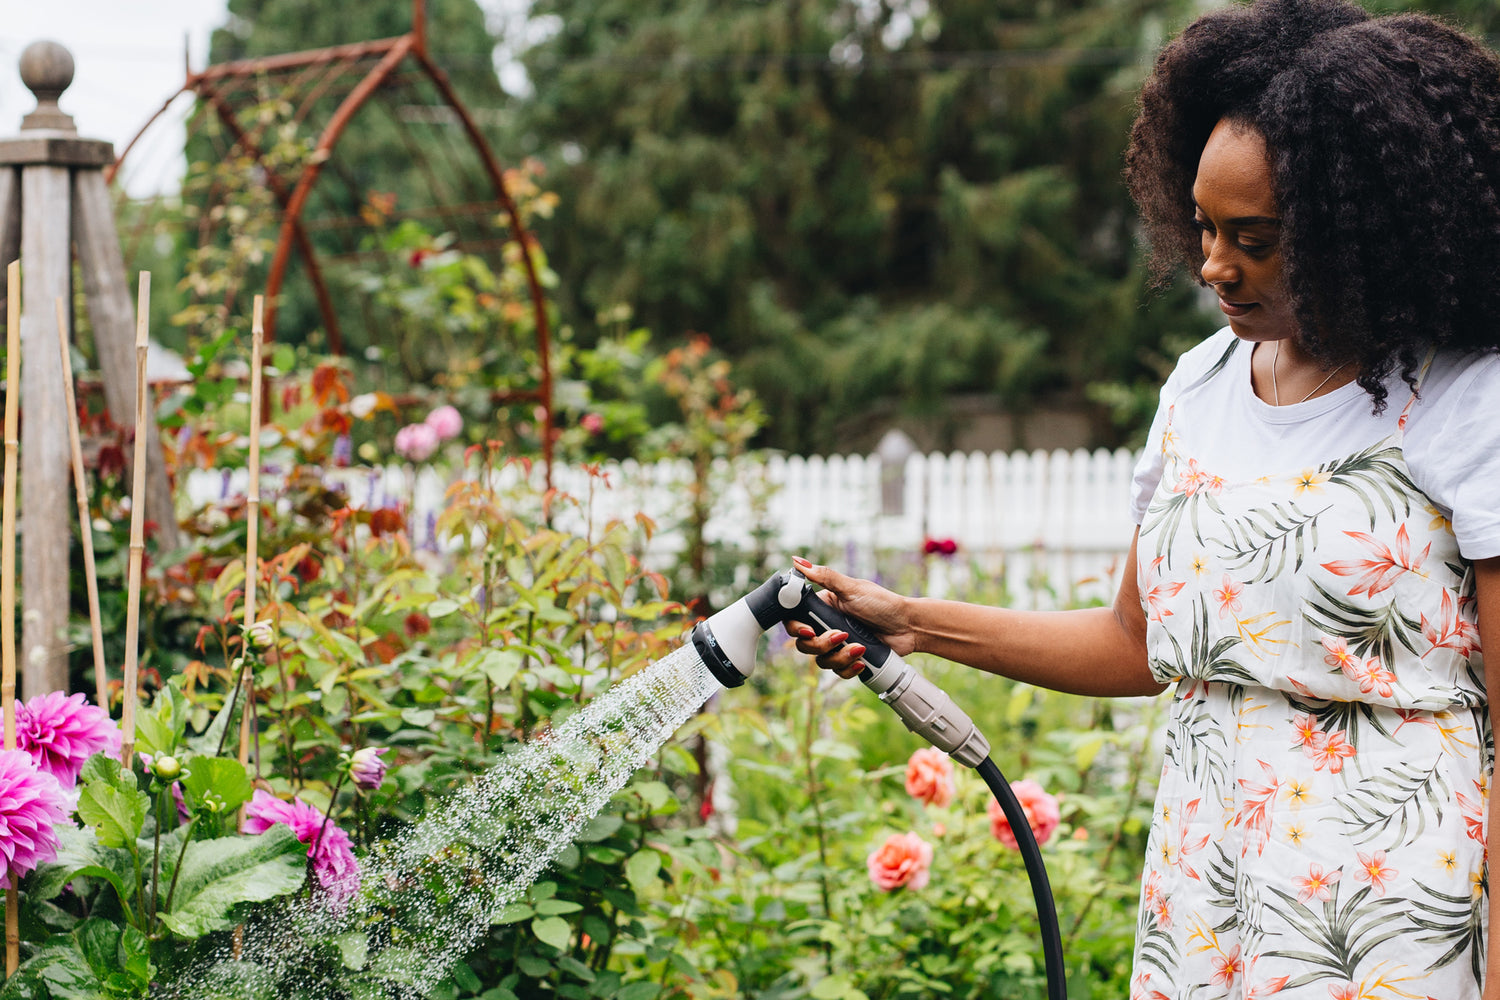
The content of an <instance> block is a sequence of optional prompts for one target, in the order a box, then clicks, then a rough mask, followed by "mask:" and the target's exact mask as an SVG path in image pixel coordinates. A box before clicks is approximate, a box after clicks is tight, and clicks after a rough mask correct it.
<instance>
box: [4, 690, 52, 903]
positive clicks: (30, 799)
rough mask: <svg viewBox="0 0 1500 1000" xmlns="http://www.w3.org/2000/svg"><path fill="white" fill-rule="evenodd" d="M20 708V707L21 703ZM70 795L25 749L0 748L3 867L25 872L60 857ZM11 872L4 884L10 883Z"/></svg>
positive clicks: (7, 869)
mask: <svg viewBox="0 0 1500 1000" xmlns="http://www.w3.org/2000/svg"><path fill="white" fill-rule="evenodd" d="M17 707H19V706H17ZM68 812H69V806H68V796H67V793H66V792H64V791H63V788H62V786H61V785H60V784H58V781H57V779H56V778H54V777H53V776H52V775H51V774H49V773H47V772H46V771H43V770H41V769H40V768H39V767H37V764H36V762H35V761H34V760H32V757H31V755H30V754H28V753H26V752H25V751H23V750H0V868H3V871H4V872H7V873H12V874H14V875H17V876H20V875H25V874H26V873H27V872H29V871H31V870H32V869H33V868H35V867H36V866H37V865H40V864H45V863H46V862H48V861H51V860H52V859H53V858H55V857H57V834H56V833H55V832H54V830H55V827H56V826H57V824H59V823H65V822H67V820H68ZM9 878H10V875H5V876H4V878H0V885H4V886H6V887H7V888H8V887H9V885H10V882H9Z"/></svg>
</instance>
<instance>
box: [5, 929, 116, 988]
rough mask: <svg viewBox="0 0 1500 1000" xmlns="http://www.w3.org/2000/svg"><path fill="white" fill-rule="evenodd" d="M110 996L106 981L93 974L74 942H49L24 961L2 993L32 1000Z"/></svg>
mask: <svg viewBox="0 0 1500 1000" xmlns="http://www.w3.org/2000/svg"><path fill="white" fill-rule="evenodd" d="M53 940H58V939H55V938H54V939H53ZM62 940H67V939H66V938H64V939H62ZM107 996H108V995H107V994H106V993H105V992H104V984H103V983H101V982H100V981H99V977H98V976H96V975H94V972H93V970H92V969H90V968H89V966H88V963H87V962H86V961H84V958H83V956H82V955H81V954H79V952H78V949H77V948H76V947H75V946H73V945H71V944H61V943H59V944H52V945H48V946H47V947H45V948H42V949H41V950H39V951H38V952H37V953H36V954H34V955H32V956H31V957H30V958H28V959H27V960H26V961H24V962H22V963H21V965H20V966H19V967H18V968H17V969H16V971H15V974H14V975H13V976H11V977H10V978H8V979H6V980H5V985H4V988H3V989H0V997H4V998H5V1000H32V998H41V997H57V998H59V1000H106V997H107Z"/></svg>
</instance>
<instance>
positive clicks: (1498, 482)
mask: <svg viewBox="0 0 1500 1000" xmlns="http://www.w3.org/2000/svg"><path fill="white" fill-rule="evenodd" d="M1233 340H1234V333H1233V332H1232V331H1231V330H1230V329H1229V327H1225V328H1224V329H1222V330H1220V331H1219V332H1218V333H1216V334H1214V335H1213V336H1212V337H1209V338H1208V339H1207V340H1205V341H1204V342H1203V343H1201V344H1199V345H1198V346H1196V347H1194V348H1193V349H1192V350H1190V351H1188V352H1187V353H1186V354H1184V355H1183V356H1182V357H1181V358H1180V359H1178V362H1177V367H1176V369H1175V370H1174V371H1173V372H1172V374H1171V376H1170V377H1169V378H1168V379H1167V383H1166V385H1164V386H1162V390H1161V403H1160V405H1159V406H1158V407H1157V410H1156V419H1155V420H1154V421H1152V424H1151V436H1150V438H1149V439H1148V440H1147V442H1146V450H1145V452H1144V453H1143V454H1142V456H1141V459H1140V461H1139V462H1137V463H1136V467H1135V481H1134V485H1133V496H1132V502H1131V516H1132V517H1133V518H1134V519H1135V523H1136V524H1140V523H1141V521H1142V519H1143V518H1144V517H1145V513H1146V507H1147V505H1148V504H1150V502H1151V495H1152V494H1153V493H1154V492H1155V491H1156V487H1157V484H1158V482H1160V480H1161V473H1162V449H1161V437H1162V432H1163V429H1164V428H1165V426H1166V420H1167V408H1168V407H1170V406H1173V405H1175V406H1176V409H1175V411H1174V415H1173V418H1172V429H1173V432H1174V433H1175V434H1176V435H1177V439H1178V449H1179V451H1180V453H1181V454H1182V455H1185V456H1187V457H1190V458H1195V459H1197V460H1198V464H1199V465H1201V466H1203V468H1205V469H1207V470H1209V471H1210V472H1212V473H1213V474H1214V475H1217V476H1222V477H1224V478H1225V479H1226V480H1229V481H1230V482H1235V481H1241V480H1248V479H1257V478H1259V477H1261V476H1267V475H1281V474H1286V475H1295V474H1297V473H1298V472H1300V471H1302V470H1303V469H1311V468H1316V467H1317V466H1319V465H1321V464H1323V463H1324V462H1329V461H1333V460H1335V459H1339V458H1343V457H1345V456H1347V455H1352V454H1353V453H1355V452H1357V451H1360V450H1362V449H1364V448H1367V447H1369V446H1370V445H1372V444H1375V443H1376V442H1377V441H1380V440H1381V439H1382V438H1384V437H1386V436H1387V435H1389V434H1391V433H1392V432H1393V431H1395V429H1396V422H1397V420H1399V419H1400V417H1401V410H1402V408H1403V407H1405V406H1406V403H1407V400H1409V399H1410V398H1411V390H1410V389H1409V388H1408V387H1407V385H1406V383H1405V382H1403V381H1402V380H1401V377H1400V376H1399V375H1393V376H1391V378H1390V380H1389V381H1388V382H1387V383H1386V386H1387V388H1388V389H1389V390H1390V395H1389V396H1387V397H1386V409H1385V412H1384V413H1382V414H1380V415H1379V416H1375V415H1374V414H1373V413H1372V412H1371V401H1370V397H1369V394H1368V393H1366V392H1365V391H1364V390H1363V389H1361V388H1360V387H1359V385H1358V384H1356V383H1353V382H1351V383H1349V384H1348V385H1345V386H1341V387H1340V388H1338V389H1335V390H1334V391H1333V392H1330V393H1328V394H1327V395H1326V396H1319V397H1318V398H1316V399H1310V400H1308V401H1307V402H1305V403H1293V404H1290V405H1287V406H1272V405H1271V404H1270V403H1267V402H1265V401H1263V400H1261V399H1260V398H1259V397H1258V396H1256V395H1255V392H1254V390H1253V389H1252V388H1251V385H1250V354H1251V347H1252V346H1253V345H1251V344H1249V343H1241V344H1239V345H1238V347H1237V348H1236V349H1235V352H1234V354H1233V355H1232V356H1231V357H1230V359H1229V362H1228V364H1226V365H1225V366H1224V368H1223V369H1222V370H1221V371H1219V372H1216V373H1215V374H1214V375H1213V376H1212V377H1211V378H1209V379H1207V380H1206V381H1203V382H1202V383H1201V384H1198V385H1194V383H1197V382H1199V380H1200V379H1201V378H1202V377H1203V375H1204V374H1205V373H1206V372H1208V371H1209V369H1211V368H1212V367H1213V366H1214V365H1215V364H1216V363H1217V362H1218V361H1219V359H1220V358H1222V357H1223V356H1224V352H1225V351H1227V350H1228V349H1229V345H1230V343H1231V342H1233ZM1402 450H1403V452H1404V454H1405V458H1406V464H1407V466H1408V468H1409V469H1410V471H1411V477H1412V481H1413V482H1415V483H1416V485H1417V487H1418V488H1419V489H1421V490H1422V492H1423V493H1425V494H1426V495H1427V497H1428V499H1430V500H1431V501H1432V502H1433V504H1434V506H1435V507H1436V508H1437V512H1439V513H1441V514H1442V515H1443V516H1444V517H1447V518H1448V519H1449V520H1450V521H1451V522H1452V524H1453V532H1454V534H1455V535H1456V536H1457V537H1458V548H1459V552H1460V553H1461V554H1462V555H1463V556H1464V558H1466V559H1470V560H1473V559H1487V558H1490V557H1492V556H1500V354H1467V355H1462V354H1455V353H1451V352H1439V353H1438V355H1437V356H1436V357H1435V358H1434V359H1433V361H1432V368H1431V370H1430V371H1429V372H1428V373H1427V377H1426V379H1425V380H1424V381H1423V382H1422V390H1421V395H1420V398H1418V400H1417V402H1416V404H1415V405H1413V406H1412V408H1411V415H1410V416H1409V417H1408V418H1407V422H1406V433H1405V438H1404V441H1403V446H1402Z"/></svg>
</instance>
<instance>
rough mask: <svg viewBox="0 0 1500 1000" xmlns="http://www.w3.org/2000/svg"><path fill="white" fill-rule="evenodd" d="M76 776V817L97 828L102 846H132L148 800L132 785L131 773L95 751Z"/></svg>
mask: <svg viewBox="0 0 1500 1000" xmlns="http://www.w3.org/2000/svg"><path fill="white" fill-rule="evenodd" d="M79 777H80V779H81V787H80V790H79V793H78V817H79V818H80V819H82V820H83V821H84V822H85V823H87V824H88V825H89V826H91V827H93V828H94V829H95V831H97V833H98V837H99V843H101V844H103V845H104V846H105V847H124V848H133V847H134V846H135V840H136V838H137V837H139V836H140V835H141V828H142V827H143V826H144V825H145V823H146V807H147V805H148V804H149V802H150V800H149V798H148V797H147V795H146V793H145V792H143V791H141V790H140V789H139V788H138V787H136V781H135V775H133V774H131V773H130V772H129V771H124V770H122V769H121V768H120V762H119V761H117V760H111V759H109V758H108V757H106V756H104V755H103V754H102V753H96V754H94V756H92V757H90V758H89V759H88V763H86V764H84V765H83V771H82V773H81V774H80V775H79Z"/></svg>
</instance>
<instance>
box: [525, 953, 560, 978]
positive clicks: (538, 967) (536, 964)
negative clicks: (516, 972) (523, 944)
mask: <svg viewBox="0 0 1500 1000" xmlns="http://www.w3.org/2000/svg"><path fill="white" fill-rule="evenodd" d="M516 968H518V969H520V970H521V971H522V972H524V973H526V974H527V975H528V976H530V977H531V978H532V979H545V978H546V977H547V976H550V975H551V974H552V963H551V962H548V961H545V960H543V959H540V958H537V957H536V956H535V955H518V956H516Z"/></svg>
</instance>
